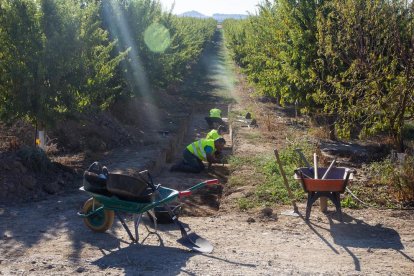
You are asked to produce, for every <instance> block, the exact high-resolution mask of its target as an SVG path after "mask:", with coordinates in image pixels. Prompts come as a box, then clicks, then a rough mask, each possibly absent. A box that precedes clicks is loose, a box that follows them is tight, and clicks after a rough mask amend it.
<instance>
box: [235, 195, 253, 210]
mask: <svg viewBox="0 0 414 276" xmlns="http://www.w3.org/2000/svg"><path fill="white" fill-rule="evenodd" d="M237 205H238V206H239V209H240V210H242V211H246V210H248V209H251V208H253V207H254V206H255V203H254V202H253V201H251V200H250V199H247V198H239V199H238V201H237Z"/></svg>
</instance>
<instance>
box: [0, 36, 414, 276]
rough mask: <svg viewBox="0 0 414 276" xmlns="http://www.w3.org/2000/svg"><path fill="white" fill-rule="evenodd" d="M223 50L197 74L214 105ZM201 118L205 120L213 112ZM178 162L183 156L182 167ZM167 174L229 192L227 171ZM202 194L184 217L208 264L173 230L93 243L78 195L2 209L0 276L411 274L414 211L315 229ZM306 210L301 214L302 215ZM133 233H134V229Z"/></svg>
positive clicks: (114, 231) (320, 221)
mask: <svg viewBox="0 0 414 276" xmlns="http://www.w3.org/2000/svg"><path fill="white" fill-rule="evenodd" d="M217 43H218V44H217V45H216V48H213V49H211V50H210V51H208V52H207V53H206V54H205V56H204V59H203V62H204V63H202V65H200V66H203V67H202V68H201V69H203V70H205V71H204V72H203V73H202V74H200V75H201V76H202V77H201V78H200V80H201V81H203V82H204V83H203V85H204V86H201V87H202V89H200V90H197V91H198V92H199V93H201V94H202V95H201V96H205V95H204V94H203V93H207V92H208V91H210V92H212V93H211V94H209V93H207V94H206V95H207V96H206V97H207V98H209V100H208V102H209V103H211V105H214V104H215V101H218V100H220V97H223V95H226V93H227V92H226V91H228V90H226V89H227V88H226V87H229V86H227V85H228V83H227V84H223V83H222V85H220V81H219V79H220V78H218V76H220V75H221V73H222V72H223V71H222V69H220V68H225V64H224V63H225V59H223V58H220V56H222V55H224V53H223V52H221V51H220V47H219V46H220V44H219V43H220V41H219V40H218V41H217ZM214 60H215V61H214ZM205 62H207V65H208V66H205V65H206V63H205ZM218 68H219V69H218ZM201 69H200V70H201ZM209 72H210V73H209ZM200 80H197V81H200ZM187 87H189V86H187ZM193 88H194V87H193ZM193 88H192V87H189V88H188V89H189V90H191V89H193ZM203 91H204V92H203ZM220 93H222V94H221V96H220ZM211 95H212V96H211ZM223 107H225V105H224V106H223ZM204 108H205V109H206V110H208V108H209V105H205V106H204ZM223 109H224V108H223ZM224 110H225V109H224ZM204 114H205V110H204V109H202V108H201V107H199V109H197V110H196V112H194V114H193V116H192V120H191V122H188V124H189V126H190V127H189V131H188V132H187V134H186V135H185V137H184V139H183V142H182V145H186V144H188V143H189V142H191V141H192V140H194V139H195V137H197V135H199V136H203V135H204V134H205V131H206V125H205V122H204V119H203V117H204V116H205V115H204ZM238 142H240V143H242V142H243V141H241V140H238ZM253 153H254V151H252V154H253ZM179 156H180V153H179V152H177V154H176V155H175V157H176V158H179ZM168 167H169V164H166V166H165V169H164V170H161V171H162V173H161V174H160V175H159V176H158V177H157V178H156V181H158V182H160V183H162V184H164V185H168V186H173V187H176V188H185V187H188V186H189V185H191V184H194V183H196V182H198V181H200V180H204V179H206V178H211V177H215V176H217V172H218V174H220V175H221V177H220V178H221V180H222V182H223V183H224V184H225V182H226V174H227V173H228V170H227V167H226V166H224V167H223V166H221V165H220V166H216V171H215V173H214V172H213V173H203V174H200V175H189V174H181V173H170V172H168V171H167V170H166V169H168ZM167 183H168V184H167ZM204 194H205V195H207V196H205V195H204V196H203V193H200V194H199V196H198V197H195V199H193V200H192V201H189V202H188V205H189V206H191V207H193V208H191V209H190V208H188V209H189V211H188V212H190V213H191V214H193V215H201V217H200V216H189V217H183V218H182V221H183V222H184V223H185V224H188V225H189V226H190V227H191V228H192V229H193V230H194V231H196V232H197V233H198V234H200V235H201V236H203V237H205V238H207V239H208V240H210V241H211V242H212V243H213V244H214V246H215V250H214V251H213V252H212V253H211V254H196V253H193V252H189V251H188V250H187V249H186V248H183V247H182V246H181V245H179V244H178V243H177V242H176V239H178V238H179V237H180V233H179V231H177V230H175V229H174V228H173V227H172V226H171V225H161V226H160V229H159V230H160V231H159V232H158V234H159V235H148V233H147V231H146V229H145V228H144V227H142V226H141V228H140V231H141V233H142V235H141V241H143V239H145V241H143V244H140V245H136V244H129V239H128V236H127V234H126V233H125V231H124V230H123V229H122V227H121V226H120V224H119V223H116V224H115V225H114V227H112V228H111V230H110V231H108V232H107V233H103V234H97V233H93V232H91V231H90V230H89V229H87V228H86V227H85V226H84V224H83V222H82V220H81V219H80V218H78V217H77V216H76V212H77V211H78V210H79V208H80V207H81V206H82V204H83V202H84V201H85V200H86V199H87V198H88V196H87V195H86V194H85V193H82V192H80V191H73V192H72V193H70V194H66V195H59V196H53V197H50V198H48V199H47V200H44V201H41V202H31V203H26V204H21V205H16V206H7V207H6V206H2V207H0V274H2V275H68V274H84V275H280V274H282V275H286V274H306V275H308V274H310V275H314V274H317V275H320V274H322V275H337V274H341V275H342V274H346V275H359V274H361V275H367V274H368V275H413V274H414V233H413V231H412V229H413V227H414V214H413V212H412V211H404V212H402V211H383V210H374V209H363V210H348V209H345V210H344V213H345V214H346V215H345V221H344V223H340V222H339V221H337V218H336V216H335V215H333V214H328V215H327V216H325V215H323V214H321V213H319V212H318V210H316V208H315V210H314V211H313V212H312V216H311V220H310V221H311V223H309V224H307V223H305V222H304V220H303V219H302V218H301V217H287V216H282V215H280V213H281V211H284V210H286V209H289V207H287V206H280V207H278V208H277V209H274V210H273V215H271V216H270V217H268V216H262V215H261V214H260V213H254V212H253V213H240V212H237V211H234V209H232V208H231V207H230V206H229V205H228V204H227V203H226V200H221V199H222V198H221V197H222V194H221V190H220V189H216V190H214V189H213V190H211V191H204ZM220 204H221V206H219V205H220ZM219 207H220V208H219ZM299 208H300V210H301V212H302V213H303V212H304V206H303V205H300V206H299ZM128 223H129V225H132V222H131V221H130V219H129V220H128Z"/></svg>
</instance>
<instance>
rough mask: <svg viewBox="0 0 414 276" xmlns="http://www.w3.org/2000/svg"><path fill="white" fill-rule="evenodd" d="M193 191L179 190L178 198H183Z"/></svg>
mask: <svg viewBox="0 0 414 276" xmlns="http://www.w3.org/2000/svg"><path fill="white" fill-rule="evenodd" d="M192 193H193V192H191V191H188V190H185V191H180V192H178V197H179V198H183V197H187V196H191V194H192Z"/></svg>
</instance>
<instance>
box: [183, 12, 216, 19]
mask: <svg viewBox="0 0 414 276" xmlns="http://www.w3.org/2000/svg"><path fill="white" fill-rule="evenodd" d="M179 16H183V17H195V18H208V17H209V16H206V15H204V14H202V13H199V12H198V11H188V12H184V13H182V14H180V15H179Z"/></svg>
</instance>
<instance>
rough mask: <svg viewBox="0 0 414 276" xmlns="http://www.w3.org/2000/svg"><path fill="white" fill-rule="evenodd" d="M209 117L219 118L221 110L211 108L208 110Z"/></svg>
mask: <svg viewBox="0 0 414 276" xmlns="http://www.w3.org/2000/svg"><path fill="white" fill-rule="evenodd" d="M210 117H213V118H221V110H220V109H218V108H213V109H211V110H210Z"/></svg>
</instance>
